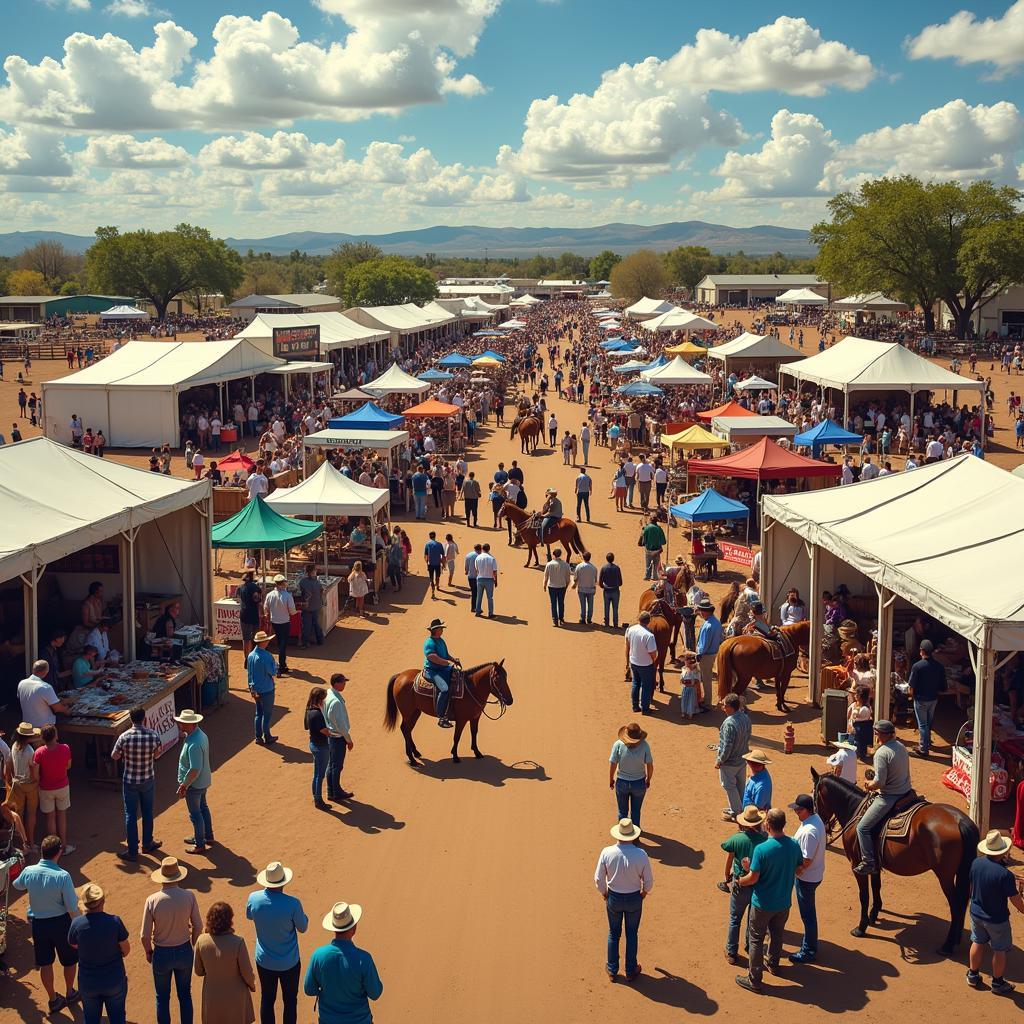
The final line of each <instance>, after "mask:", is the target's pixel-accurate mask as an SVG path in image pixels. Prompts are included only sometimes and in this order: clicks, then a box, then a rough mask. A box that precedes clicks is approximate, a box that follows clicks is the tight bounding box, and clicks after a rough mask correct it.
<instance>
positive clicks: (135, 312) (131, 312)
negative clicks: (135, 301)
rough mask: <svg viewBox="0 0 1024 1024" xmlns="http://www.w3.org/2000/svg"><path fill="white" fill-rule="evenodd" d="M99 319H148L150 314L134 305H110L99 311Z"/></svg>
mask: <svg viewBox="0 0 1024 1024" xmlns="http://www.w3.org/2000/svg"><path fill="white" fill-rule="evenodd" d="M100 319H101V320H149V319H150V314H149V313H147V312H146V311H145V310H144V309H136V308H135V306H111V307H110V309H106V310H104V311H103V312H102V313H100Z"/></svg>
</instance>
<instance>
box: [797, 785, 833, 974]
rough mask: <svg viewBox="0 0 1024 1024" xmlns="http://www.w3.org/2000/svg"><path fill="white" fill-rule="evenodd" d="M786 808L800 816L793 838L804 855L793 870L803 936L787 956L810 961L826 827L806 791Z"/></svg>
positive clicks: (815, 942) (815, 934)
mask: <svg viewBox="0 0 1024 1024" xmlns="http://www.w3.org/2000/svg"><path fill="white" fill-rule="evenodd" d="M789 808H790V810H791V811H795V812H796V816H797V817H798V818H799V819H800V827H799V828H798V829H797V830H796V834H795V835H794V836H793V838H794V839H795V840H796V841H797V843H798V844H799V846H800V852H801V853H802V854H803V855H804V860H803V863H802V864H801V865H800V867H798V868H797V869H796V905H797V909H798V910H799V911H800V920H801V921H803V923H804V937H803V941H802V942H801V943H800V949H799V951H798V952H796V953H791V954H790V956H789V959H790V960H792V961H793V963H795V964H809V963H812V962H813V961H814V958H815V957H816V956H817V955H818V910H817V907H816V906H815V902H814V900H815V895H816V893H817V891H818V886H819V885H821V880H822V879H823V878H824V877H825V846H826V845H827V844H826V841H825V826H824V824H823V823H822V820H821V818H819V817H818V815H817V814H815V813H814V799H813V798H812V797H810V796H809V795H808V794H807V793H801V794H800V795H799V796H798V797H797V798H796V799H795V800H794V801H793V802H792V803H791V804H790V805H789Z"/></svg>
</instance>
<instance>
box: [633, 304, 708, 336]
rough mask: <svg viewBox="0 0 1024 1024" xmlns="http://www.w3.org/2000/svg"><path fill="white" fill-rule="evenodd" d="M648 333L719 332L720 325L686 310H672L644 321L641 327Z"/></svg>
mask: <svg viewBox="0 0 1024 1024" xmlns="http://www.w3.org/2000/svg"><path fill="white" fill-rule="evenodd" d="M641 326H643V328H644V329H645V330H648V331H720V330H721V329H722V325H721V324H716V323H715V322H714V320H707V319H705V318H704V317H702V316H697V314H696V313H691V312H690V311H689V310H686V309H673V310H670V311H669V312H668V313H662V314H660V315H659V316H655V317H652V318H651V319H650V320H644V322H643V324H642V325H641Z"/></svg>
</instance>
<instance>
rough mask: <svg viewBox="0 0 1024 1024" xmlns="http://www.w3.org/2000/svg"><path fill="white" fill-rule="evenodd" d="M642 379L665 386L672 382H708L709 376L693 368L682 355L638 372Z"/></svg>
mask: <svg viewBox="0 0 1024 1024" xmlns="http://www.w3.org/2000/svg"><path fill="white" fill-rule="evenodd" d="M640 376H641V377H643V379H644V380H647V381H650V382H651V383H652V384H657V386H658V387H666V386H671V385H674V384H679V385H683V384H710V383H711V378H710V377H709V376H708V375H707V374H706V373H701V372H700V370H695V369H694V368H693V367H692V366H691V365H690V364H689V363H688V362H686V360H685V359H683V357H682V356H676V357H675V358H674V359H673V360H672V361H671V362H669V363H666V364H665V365H664V366H659V367H657V368H655V369H653V370H646V371H645V372H643V373H641V374H640Z"/></svg>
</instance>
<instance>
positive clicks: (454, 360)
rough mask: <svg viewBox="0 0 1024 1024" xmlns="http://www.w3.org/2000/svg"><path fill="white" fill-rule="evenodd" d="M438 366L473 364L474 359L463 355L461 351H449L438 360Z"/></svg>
mask: <svg viewBox="0 0 1024 1024" xmlns="http://www.w3.org/2000/svg"><path fill="white" fill-rule="evenodd" d="M437 365H438V366H472V365H473V360H472V359H470V358H469V356H464V355H461V354H460V353H459V352H449V353H448V355H446V356H442V357H441V358H440V359H438V361H437Z"/></svg>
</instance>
